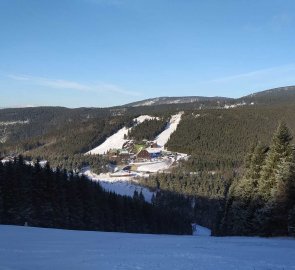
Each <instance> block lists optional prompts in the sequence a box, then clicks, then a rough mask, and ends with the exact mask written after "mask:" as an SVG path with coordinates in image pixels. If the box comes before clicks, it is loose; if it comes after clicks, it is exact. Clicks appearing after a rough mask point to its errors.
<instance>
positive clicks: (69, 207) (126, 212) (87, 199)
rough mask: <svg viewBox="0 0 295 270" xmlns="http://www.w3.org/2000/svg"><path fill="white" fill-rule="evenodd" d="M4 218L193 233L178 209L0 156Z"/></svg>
mask: <svg viewBox="0 0 295 270" xmlns="http://www.w3.org/2000/svg"><path fill="white" fill-rule="evenodd" d="M0 223H1V224H16V225H24V224H28V225H30V226H38V227H50V228H65V229H77V230H100V231H119V232H133V233H160V234H162V233H169V234H190V233H191V225H190V223H189V219H188V218H187V217H185V216H184V215H183V214H180V213H179V212H175V211H173V210H170V209H168V208H160V207H159V206H155V205H151V204H149V203H146V202H145V201H144V199H143V197H142V194H135V196H134V198H130V197H126V196H119V195H116V194H114V193H109V192H106V191H104V190H103V189H102V188H101V186H100V185H99V184H98V183H97V182H93V181H90V180H88V179H86V178H85V177H83V176H81V177H80V176H78V175H75V174H72V173H70V174H69V173H67V171H61V170H59V169H56V170H55V171H53V170H52V169H51V168H50V167H49V165H48V164H47V165H46V167H45V168H42V167H40V165H39V164H38V163H36V164H35V166H30V165H25V164H24V160H23V158H22V157H21V156H20V157H19V158H18V159H15V161H14V162H10V163H6V164H4V165H2V163H1V162H0Z"/></svg>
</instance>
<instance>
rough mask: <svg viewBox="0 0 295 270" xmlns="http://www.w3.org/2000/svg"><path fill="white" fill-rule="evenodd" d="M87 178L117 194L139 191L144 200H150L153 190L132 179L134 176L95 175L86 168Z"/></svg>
mask: <svg viewBox="0 0 295 270" xmlns="http://www.w3.org/2000/svg"><path fill="white" fill-rule="evenodd" d="M83 174H84V175H86V176H87V177H88V178H90V179H91V180H93V181H97V182H99V183H100V185H101V186H102V187H103V188H104V189H105V190H107V191H111V192H114V193H116V194H119V195H126V196H130V197H132V196H133V194H134V191H135V190H136V191H138V193H139V192H140V191H141V192H142V194H143V196H144V199H145V201H147V202H151V200H152V196H153V192H151V191H150V190H149V189H148V188H145V187H142V186H140V185H138V184H136V182H135V181H134V177H110V175H109V174H100V175H97V174H95V173H92V172H91V171H90V170H86V171H85V172H84V173H83Z"/></svg>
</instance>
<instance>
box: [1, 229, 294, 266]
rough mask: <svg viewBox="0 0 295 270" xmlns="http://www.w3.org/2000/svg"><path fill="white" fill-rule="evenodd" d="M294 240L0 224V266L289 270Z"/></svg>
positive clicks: (292, 259) (292, 256)
mask: <svg viewBox="0 0 295 270" xmlns="http://www.w3.org/2000/svg"><path fill="white" fill-rule="evenodd" d="M294 258H295V240H294V239H279V238H277V239H263V238H254V237H253V238H246V237H219V238H215V237H202V236H200V237H196V236H169V235H141V234H123V233H103V232H85V231H66V230H54V229H40V228H29V227H17V226H4V225H2V226H0V269H1V270H8V269H9V270H15V269H22V270H32V269H38V270H52V269H62V270H78V269H79V270H81V269H82V270H94V269H99V270H133V269H134V270H138V269H141V270H153V269H155V270H172V269H173V270H204V269H206V270H213V269H214V270H254V269H255V270H291V269H295V260H294Z"/></svg>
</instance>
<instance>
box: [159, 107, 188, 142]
mask: <svg viewBox="0 0 295 270" xmlns="http://www.w3.org/2000/svg"><path fill="white" fill-rule="evenodd" d="M182 115H183V112H180V113H178V114H175V115H172V117H171V119H170V121H169V123H168V125H167V128H166V129H165V130H164V131H163V132H162V133H160V134H159V135H158V136H157V138H156V139H155V142H157V144H158V145H160V146H162V147H164V146H165V144H166V143H167V142H168V140H169V138H170V136H171V134H172V133H173V132H174V131H176V129H177V126H178V124H179V123H180V120H181V116H182Z"/></svg>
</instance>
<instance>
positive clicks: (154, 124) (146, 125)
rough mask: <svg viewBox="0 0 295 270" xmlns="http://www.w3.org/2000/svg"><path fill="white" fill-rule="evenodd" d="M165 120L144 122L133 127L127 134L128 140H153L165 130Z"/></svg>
mask: <svg viewBox="0 0 295 270" xmlns="http://www.w3.org/2000/svg"><path fill="white" fill-rule="evenodd" d="M166 125H167V120H165V119H151V120H148V121H144V122H142V123H140V124H139V125H137V126H135V127H133V128H132V129H131V131H130V132H129V133H128V138H130V139H133V140H135V141H142V140H144V139H145V140H150V141H151V140H154V139H155V138H156V137H157V135H159V134H160V133H161V132H162V131H164V130H165V127H166Z"/></svg>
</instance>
